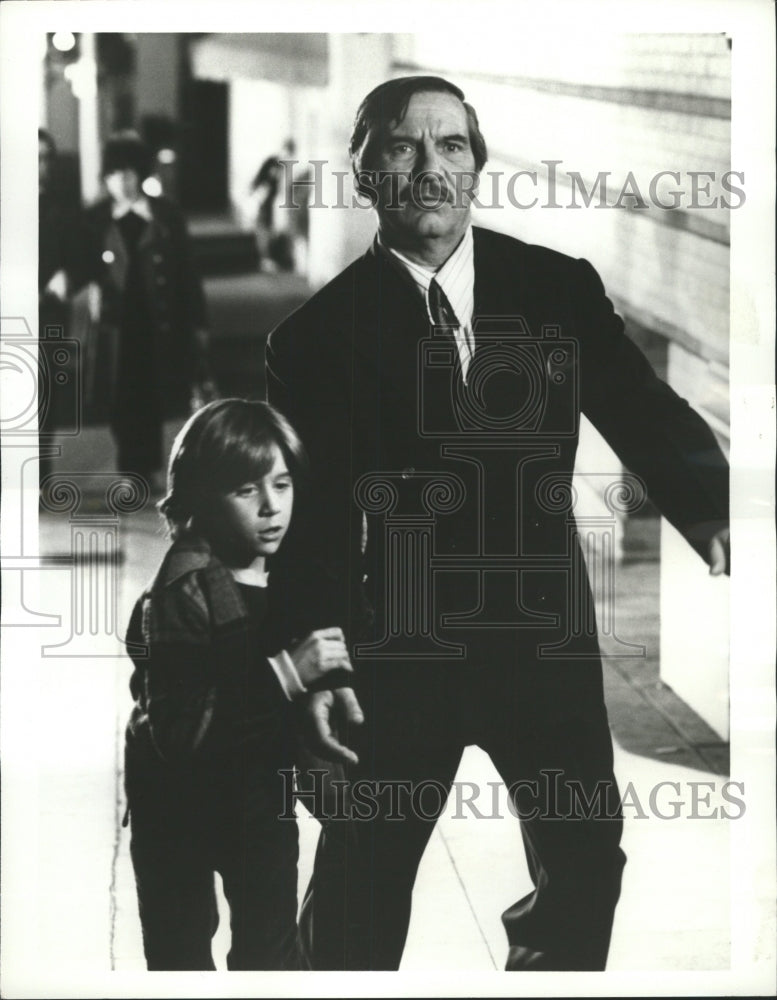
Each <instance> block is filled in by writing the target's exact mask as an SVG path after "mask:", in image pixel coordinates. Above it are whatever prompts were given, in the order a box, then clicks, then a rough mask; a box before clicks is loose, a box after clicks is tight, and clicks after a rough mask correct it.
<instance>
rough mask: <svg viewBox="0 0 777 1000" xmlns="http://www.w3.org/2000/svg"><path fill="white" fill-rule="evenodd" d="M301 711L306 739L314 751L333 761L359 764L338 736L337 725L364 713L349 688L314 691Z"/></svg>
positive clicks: (357, 721)
mask: <svg viewBox="0 0 777 1000" xmlns="http://www.w3.org/2000/svg"><path fill="white" fill-rule="evenodd" d="M304 712H305V721H306V726H305V730H306V734H305V735H306V740H307V743H308V746H309V747H310V750H311V751H312V752H313V753H314V754H316V755H317V756H319V757H323V758H324V760H331V761H334V762H336V763H342V764H358V763H359V758H358V757H357V756H356V754H355V753H354V752H353V750H351V749H350V748H349V747H347V746H345V745H344V744H342V743H341V742H340V740H339V738H338V724H340V725H342V724H343V723H351V724H354V725H360V724H361V723H362V722H364V713H363V712H362V710H361V706H360V705H359V702H358V700H357V698H356V695H355V694H354V691H353V688H337V689H335V690H334V691H314V692H313V694H311V695H309V696H308V699H307V704H306V706H305V709H304Z"/></svg>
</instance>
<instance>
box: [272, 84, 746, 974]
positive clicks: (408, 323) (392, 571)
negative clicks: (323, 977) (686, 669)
mask: <svg viewBox="0 0 777 1000" xmlns="http://www.w3.org/2000/svg"><path fill="white" fill-rule="evenodd" d="M351 155H352V159H353V165H354V170H355V172H356V178H357V185H358V186H359V188H360V190H362V192H363V193H365V194H367V196H369V197H371V198H372V200H373V203H374V205H375V208H376V210H377V214H378V222H379V224H378V234H377V237H376V240H375V242H374V244H373V245H372V247H371V248H370V249H369V250H368V252H367V253H366V254H365V255H364V257H362V258H360V259H359V260H356V261H355V262H354V263H353V264H351V265H350V266H349V267H348V268H346V269H345V271H343V272H342V273H341V274H340V275H338V276H337V277H336V278H335V279H334V280H333V281H332V282H330V283H329V284H328V285H326V286H325V287H324V288H323V289H322V290H321V291H320V292H318V293H317V294H316V295H314V296H313V297H312V298H311V299H310V300H309V301H308V302H307V303H306V304H305V305H304V306H302V308H301V309H299V310H298V311H297V312H296V313H295V314H293V315H292V316H291V317H290V318H289V319H287V320H286V321H285V322H284V323H282V324H281V325H280V326H279V327H278V328H277V329H276V330H275V331H274V332H273V333H272V335H271V337H270V340H269V343H268V349H267V373H268V393H269V399H270V401H271V402H272V403H274V404H275V405H277V406H278V407H279V408H280V409H281V410H283V411H284V412H285V413H286V415H287V416H288V417H289V419H290V420H291V421H292V423H293V424H294V425H295V426H296V428H297V430H298V431H299V433H300V434H301V436H302V439H303V441H304V443H305V445H306V447H307V449H308V451H309V454H310V460H311V471H312V489H311V491H310V496H309V498H308V502H307V504H306V505H302V507H301V509H300V517H299V519H298V521H297V525H296V532H295V538H294V539H293V540H290V541H291V544H290V545H289V546H288V548H287V555H288V556H289V559H290V561H289V562H287V563H286V565H285V566H284V565H281V566H279V567H277V572H278V573H279V574H285V576H286V578H287V582H286V587H287V588H288V589H287V597H288V600H287V607H289V608H292V609H293V612H294V614H295V615H296V616H297V621H296V623H295V624H296V627H297V628H299V629H302V628H305V627H310V626H312V625H320V624H324V623H328V624H331V623H332V622H335V623H337V624H339V625H341V626H342V627H343V628H344V629H345V630H346V634H347V635H348V636H349V638H350V640H351V642H352V644H353V648H354V656H353V660H354V666H355V677H356V680H355V682H352V681H350V680H346V679H343V686H342V687H340V688H333V687H332V686H330V689H329V690H326V691H317V692H313V693H311V695H310V697H309V703H308V719H309V723H310V727H311V732H312V734H313V735H312V744H313V747H314V749H316V750H317V752H319V753H320V754H321V755H322V756H324V757H328V758H330V759H333V760H339V761H341V762H344V764H345V766H346V768H347V773H348V777H349V778H351V779H352V783H351V786H350V787H351V790H352V794H353V796H354V798H353V800H352V801H351V803H350V807H349V808H348V809H346V810H345V814H346V815H348V816H349V817H350V818H349V819H345V820H341V819H337V818H332V817H330V818H329V819H327V820H326V821H325V823H324V830H323V833H322V837H321V840H320V842H319V847H318V852H317V857H316V865H315V871H314V876H313V880H312V883H311V889H310V890H309V893H308V897H307V899H306V903H305V907H304V914H303V933H304V936H305V943H306V947H307V949H308V955H309V958H310V961H311V964H312V966H313V967H314V968H329V969H333V968H347V969H393V968H397V967H398V966H399V963H400V960H401V956H402V949H403V947H404V942H405V937H406V934H407V927H408V922H409V917H410V900H411V894H412V888H413V882H414V879H415V874H416V870H417V867H418V864H419V862H420V859H421V856H422V853H423V850H424V848H425V846H426V843H427V841H428V838H429V836H430V835H431V832H432V829H433V826H434V821H435V820H436V818H437V816H438V815H439V813H440V812H441V811H442V808H443V806H444V801H445V796H446V793H447V791H448V790H449V789H450V787H451V783H452V781H453V778H454V776H455V773H456V769H457V767H458V764H459V760H460V757H461V753H462V751H463V748H464V747H465V746H466V745H468V744H473V743H474V744H478V745H480V746H481V747H482V748H483V749H485V750H486V751H487V752H488V753H489V755H490V756H491V759H492V761H493V762H494V764H495V766H496V767H497V769H498V771H499V773H500V775H501V776H502V778H503V780H504V782H505V784H506V785H507V786H508V788H509V789H510V794H511V798H512V801H513V805H514V808H515V811H516V812H517V813H518V814H519V816H520V819H521V833H522V835H523V841H524V848H525V851H526V856H527V860H528V863H529V869H530V872H531V875H532V878H533V881H534V884H535V887H536V888H535V890H534V892H532V893H531V894H529V895H528V896H527V897H525V898H524V899H521V900H519V901H518V902H517V903H515V904H514V905H513V906H511V907H510V908H509V909H508V910H507V911H506V913H505V914H504V915H503V918H502V919H503V923H504V925H505V929H506V931H507V936H508V942H509V954H508V960H507V968H508V969H589V970H596V969H603V968H604V966H605V962H606V958H607V951H608V946H609V939H610V931H611V925H612V918H613V913H614V909H615V905H616V903H617V899H618V895H619V892H620V880H621V872H622V868H623V863H624V861H625V856H624V854H623V852H622V851H621V849H620V847H619V840H620V835H621V826H622V819H621V814H620V806H619V794H618V790H617V787H616V784H615V779H614V777H613V771H612V763H613V761H612V744H611V739H610V733H609V729H608V724H607V713H606V709H605V705H604V700H603V692H602V672H601V661H600V653H599V648H598V642H597V635H596V627H595V614H594V608H593V598H592V595H591V589H590V586H589V583H588V579H587V576H586V574H585V570H584V569H583V568H582V567H583V559H582V555H581V548H580V545H579V542H578V539H577V534H576V530H575V523H574V517H573V516H572V512H571V506H572V504H571V497H572V495H573V491H572V489H571V478H572V469H573V463H574V458H575V450H576V446H577V432H578V427H579V415H580V412H583V413H585V414H586V415H587V416H588V417H589V419H590V420H591V421H592V422H593V423H594V424H595V425H596V426H597V427H598V428H599V430H600V431H601V432H602V433H603V434H604V436H605V437H606V438H607V440H608V441H609V442H610V444H611V445H612V446H613V448H614V449H615V451H616V452H617V453H618V455H619V456H620V457H621V459H622V460H623V462H624V464H625V465H626V466H627V467H628V468H629V469H630V470H631V471H632V473H634V474H636V476H637V477H640V479H641V481H643V482H644V483H645V484H646V485H647V489H648V491H649V493H650V496H651V498H652V499H653V501H654V502H655V503H656V504H657V505H658V507H659V508H660V509H661V511H662V512H663V513H664V514H665V516H666V517H668V518H669V520H670V521H671V522H672V523H673V524H674V525H675V526H676V527H677V528H678V529H679V530H680V531H681V532H682V533H683V534H684V535H685V537H686V538H687V539H688V541H689V542H690V544H692V545H693V546H694V548H695V549H696V550H697V551H698V552H699V554H700V555H701V556H702V557H703V558H705V559H707V561H708V562H709V563H710V567H711V572H713V573H716V574H717V573H720V572H723V571H724V570H726V569H727V565H726V564H727V528H726V522H727V493H728V490H727V468H726V463H725V459H724V458H723V456H722V454H721V452H720V450H719V448H718V446H717V444H716V442H715V439H714V437H713V435H712V433H711V431H710V430H709V428H708V427H707V426H706V425H705V424H704V422H703V421H702V420H701V418H700V417H699V416H698V415H697V414H696V413H694V412H693V411H692V410H691V409H690V407H689V406H688V404H687V403H686V402H685V401H684V400H682V399H680V398H679V397H678V396H677V395H676V394H675V393H674V392H673V391H672V390H671V389H670V388H669V387H668V386H667V385H665V384H664V383H663V382H661V381H660V380H659V379H658V378H657V377H656V376H655V374H654V373H653V371H652V369H651V368H650V366H649V365H648V363H647V361H646V360H645V358H644V356H643V355H642V354H641V353H640V351H639V350H638V349H637V348H636V347H635V346H634V344H633V343H632V342H631V341H630V340H629V339H628V338H627V337H626V336H625V334H624V332H623V324H622V322H621V320H620V318H619V317H618V316H617V315H616V314H615V313H614V311H613V309H612V306H611V304H610V302H609V300H608V299H607V298H606V296H605V294H604V289H603V288H602V284H601V282H600V280H599V278H598V276H597V274H596V272H595V271H594V269H593V268H592V267H591V266H590V264H588V263H587V262H586V261H583V260H574V259H571V258H569V257H565V256H563V255H562V254H559V253H556V252H553V251H551V250H547V249H544V248H542V247H537V246H528V245H526V244H524V243H522V242H520V241H518V240H515V239H512V238H509V237H506V236H502V235H498V234H496V233H493V232H489V231H487V230H484V229H479V228H473V227H472V226H471V222H470V195H469V194H468V192H472V191H473V190H474V189H475V183H476V179H477V175H478V174H479V172H480V170H481V169H482V167H483V164H484V163H485V160H486V147H485V142H484V140H483V137H482V135H481V134H480V130H479V126H478V122H477V117H476V115H475V112H474V110H473V109H472V108H471V107H470V106H469V105H467V104H465V103H464V101H463V94H462V92H461V91H460V90H459V89H458V88H457V87H455V86H453V85H452V84H450V83H448V82H447V81H444V80H441V79H439V78H435V77H410V78H404V79H400V80H393V81H390V82H388V83H385V84H382V85H381V86H380V87H378V88H376V90H374V91H372V93H370V94H369V95H368V96H367V97H366V98H365V100H364V102H363V103H362V105H361V107H360V109H359V111H358V112H357V117H356V123H355V126H354V132H353V135H352V140H351ZM636 482H637V489H638V488H639V481H638V480H637V481H636ZM275 571H276V570H274V572H275ZM289 627H293V626H292V625H290V626H289ZM351 684H352V685H353V686H352V687H351V686H348V685H351ZM359 779H363V781H362V782H361V784H357V782H358V781H359ZM365 782H371V783H372V784H365ZM365 789H370V790H372V792H374V795H373V796H372V800H371V805H370V807H369V808H367V809H360V808H359V801H361V802H362V804H363V802H364V790H365ZM357 790H358V792H359V795H360V796H361V798H360V799H359V800H358V801H357V796H356V793H357ZM360 816H361V817H366V819H362V820H361V821H360V819H359V817H360Z"/></svg>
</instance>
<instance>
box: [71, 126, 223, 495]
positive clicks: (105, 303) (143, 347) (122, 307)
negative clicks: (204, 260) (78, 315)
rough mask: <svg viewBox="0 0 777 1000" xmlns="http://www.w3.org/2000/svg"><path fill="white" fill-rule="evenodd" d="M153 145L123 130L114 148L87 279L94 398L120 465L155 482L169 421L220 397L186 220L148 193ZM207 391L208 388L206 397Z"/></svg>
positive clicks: (96, 208) (95, 213) (91, 212)
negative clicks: (195, 401)
mask: <svg viewBox="0 0 777 1000" xmlns="http://www.w3.org/2000/svg"><path fill="white" fill-rule="evenodd" d="M150 171H151V159H150V156H149V153H148V150H147V149H146V147H145V145H144V144H143V143H142V142H141V140H140V139H139V138H138V136H137V135H135V134H134V133H127V132H124V133H120V134H118V135H116V136H114V137H112V138H111V139H109V140H108V142H107V143H106V145H105V148H104V150H103V161H102V177H103V180H104V182H105V187H106V189H107V192H108V197H106V198H105V199H103V200H102V201H99V202H98V203H97V204H95V205H93V206H92V207H91V208H89V209H88V210H87V212H86V214H85V225H84V241H85V252H84V264H85V268H84V273H83V275H82V281H84V283H86V282H91V283H93V285H94V286H96V288H97V289H99V295H97V296H96V297H95V298H96V300H97V301H96V302H95V307H94V310H93V311H94V314H95V319H96V329H97V335H96V337H94V338H91V343H90V345H89V349H88V351H87V352H85V353H86V354H87V357H86V358H85V360H86V373H85V374H86V378H85V383H86V396H87V401H88V402H89V403H90V404H91V407H92V413H93V414H94V416H95V417H96V418H97V419H101V418H102V419H107V420H108V422H109V423H110V426H111V430H112V431H113V435H114V437H115V439H116V444H117V447H118V468H119V471H121V472H128V473H129V472H131V473H136V474H138V475H140V476H143V477H144V478H145V479H146V480H147V481H148V482H149V483H153V477H154V473H155V472H157V471H158V470H160V469H161V467H162V464H163V452H162V425H163V421H164V420H167V419H172V418H176V417H184V416H186V415H187V414H188V412H189V409H190V406H191V400H192V394H193V391H194V390H195V387H196V388H197V390H198V392H199V395H200V396H201V397H202V396H209V395H212V392H213V387H212V382H211V380H210V377H209V374H208V366H207V345H208V334H207V313H206V305H205V298H204V295H203V291H202V285H201V283H200V279H199V276H198V274H197V272H196V269H195V267H194V263H193V261H192V256H191V248H190V242H189V236H188V233H187V229H186V224H185V221H184V218H183V216H182V214H181V212H180V210H179V209H178V208H177V206H176V205H175V204H174V203H173V202H171V201H170V200H168V199H166V198H164V197H151V196H149V195H147V194H145V193H144V190H143V182H144V181H145V180H146V178H147V177H148V176H149V174H150ZM203 389H204V391H202V390H203Z"/></svg>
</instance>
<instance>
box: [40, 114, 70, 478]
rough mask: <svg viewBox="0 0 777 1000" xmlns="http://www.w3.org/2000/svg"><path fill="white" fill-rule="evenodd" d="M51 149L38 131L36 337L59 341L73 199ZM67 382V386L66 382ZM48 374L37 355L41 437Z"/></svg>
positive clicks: (48, 429)
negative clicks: (50, 337)
mask: <svg viewBox="0 0 777 1000" xmlns="http://www.w3.org/2000/svg"><path fill="white" fill-rule="evenodd" d="M57 166H58V162H57V147H56V144H55V142H54V139H53V137H52V135H51V133H50V132H48V131H47V130H46V129H43V128H39V129H38V337H39V338H40V340H41V341H44V340H45V339H46V338H47V336H56V337H58V338H62V337H64V336H66V335H67V327H68V322H69V319H70V310H69V303H68V295H69V292H70V287H71V284H72V277H71V276H72V273H73V270H74V267H75V266H76V261H77V257H78V250H77V247H78V210H79V205H78V202H77V199H75V198H72V197H69V196H68V192H67V191H66V190H65V189H64V185H63V184H62V178H61V177H60V176H59V174H58V171H57ZM71 384H72V383H71ZM53 389H54V386H53V385H52V384H51V381H50V378H49V372H48V370H47V368H46V365H45V355H43V354H42V370H41V379H40V382H39V385H38V399H39V404H38V414H39V427H40V433H41V435H46V436H47V435H50V434H52V433H53V432H54V431H55V430H56V427H57V412H56V406H55V401H54V398H53V393H52V390H53ZM43 452H44V453H43V454H42V455H41V458H40V480H41V482H42V481H43V480H44V479H45V478H46V476H47V475H48V474H49V473H50V472H51V458H50V456H48V455H47V454H46V449H45V447H44V449H43Z"/></svg>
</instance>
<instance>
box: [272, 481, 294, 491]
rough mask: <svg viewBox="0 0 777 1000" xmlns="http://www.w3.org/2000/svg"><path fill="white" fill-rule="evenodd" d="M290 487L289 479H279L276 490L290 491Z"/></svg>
mask: <svg viewBox="0 0 777 1000" xmlns="http://www.w3.org/2000/svg"><path fill="white" fill-rule="evenodd" d="M291 487H292V482H291V480H290V479H280V480H279V481H278V482H277V483H276V484H275V488H276V490H290V489H291Z"/></svg>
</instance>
